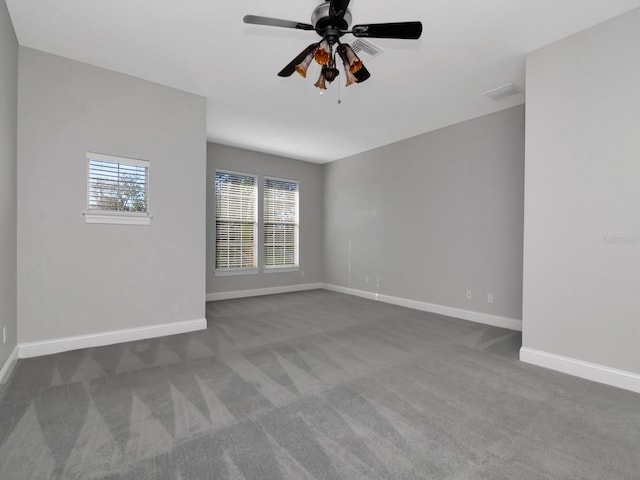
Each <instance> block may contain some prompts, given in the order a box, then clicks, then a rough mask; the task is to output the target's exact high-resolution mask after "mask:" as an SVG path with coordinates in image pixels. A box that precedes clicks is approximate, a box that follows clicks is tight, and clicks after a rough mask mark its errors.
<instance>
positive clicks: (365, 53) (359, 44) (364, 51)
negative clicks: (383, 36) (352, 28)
mask: <svg viewBox="0 0 640 480" xmlns="http://www.w3.org/2000/svg"><path fill="white" fill-rule="evenodd" d="M351 48H353V51H354V52H355V54H356V55H357V56H358V57H360V60H362V61H363V62H364V63H367V62H369V61H371V60H372V59H373V57H375V56H377V55H380V54H381V53H382V52H384V49H383V48H382V47H381V46H380V45H376V44H375V43H373V42H370V41H369V40H365V39H364V38H357V39H356V41H355V42H353V43H352V44H351Z"/></svg>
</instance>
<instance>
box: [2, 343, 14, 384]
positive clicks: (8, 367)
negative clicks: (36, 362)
mask: <svg viewBox="0 0 640 480" xmlns="http://www.w3.org/2000/svg"><path fill="white" fill-rule="evenodd" d="M17 360H18V346H17V345H16V348H14V349H13V352H11V355H9V358H7V361H6V362H4V365H3V366H2V368H1V369H0V385H2V384H3V383H5V382H6V381H7V380H9V376H10V375H11V372H12V370H13V367H14V366H15V365H16V361H17Z"/></svg>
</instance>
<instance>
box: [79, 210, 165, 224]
mask: <svg viewBox="0 0 640 480" xmlns="http://www.w3.org/2000/svg"><path fill="white" fill-rule="evenodd" d="M152 218H153V217H152V216H151V215H149V214H146V213H124V212H123V213H96V212H85V213H84V221H85V223H105V224H109V225H151V219H152Z"/></svg>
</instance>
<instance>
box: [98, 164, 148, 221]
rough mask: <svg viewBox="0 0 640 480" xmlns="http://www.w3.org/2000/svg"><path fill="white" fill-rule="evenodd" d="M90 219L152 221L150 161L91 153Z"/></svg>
mask: <svg viewBox="0 0 640 480" xmlns="http://www.w3.org/2000/svg"><path fill="white" fill-rule="evenodd" d="M87 162H88V188H87V191H88V201H87V203H88V205H87V208H88V211H87V213H85V219H86V221H87V223H119V224H135V225H149V223H150V220H151V217H150V216H149V162H148V161H146V160H137V159H133V158H124V157H115V156H112V155H103V154H99V153H88V154H87Z"/></svg>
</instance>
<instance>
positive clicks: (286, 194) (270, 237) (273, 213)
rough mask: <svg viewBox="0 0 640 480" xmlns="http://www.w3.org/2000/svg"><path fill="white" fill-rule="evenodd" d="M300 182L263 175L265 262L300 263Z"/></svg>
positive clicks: (280, 265)
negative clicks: (264, 176)
mask: <svg viewBox="0 0 640 480" xmlns="http://www.w3.org/2000/svg"><path fill="white" fill-rule="evenodd" d="M298 211H299V206H298V182H296V181H294V180H283V179H278V178H265V179H264V265H265V267H266V268H274V269H276V268H277V269H282V268H291V267H298V224H299V223H298Z"/></svg>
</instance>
